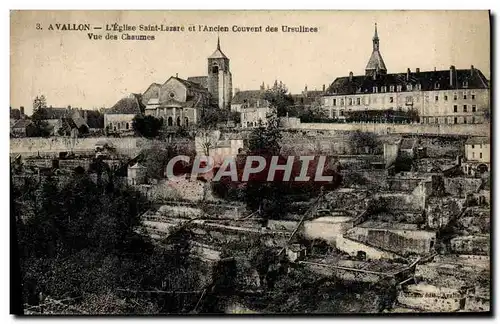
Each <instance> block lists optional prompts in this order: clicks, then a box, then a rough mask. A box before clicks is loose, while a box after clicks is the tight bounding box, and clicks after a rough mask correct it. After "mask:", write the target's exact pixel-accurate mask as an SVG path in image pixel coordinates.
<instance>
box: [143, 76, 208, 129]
mask: <svg viewBox="0 0 500 324" xmlns="http://www.w3.org/2000/svg"><path fill="white" fill-rule="evenodd" d="M142 104H143V105H144V106H145V107H146V108H145V114H146V115H151V116H155V117H157V118H163V120H164V121H165V125H166V126H184V127H189V126H190V125H192V124H196V123H197V122H198V120H199V118H200V115H201V111H202V109H204V108H208V107H209V106H210V93H209V92H208V90H207V89H206V88H204V87H203V86H201V85H200V84H199V83H195V82H192V81H188V80H184V79H181V78H179V77H177V76H175V77H170V78H169V79H168V80H167V81H166V82H165V83H163V84H158V83H153V84H151V85H150V86H149V88H148V89H147V90H146V91H145V92H144V94H143V95H142Z"/></svg>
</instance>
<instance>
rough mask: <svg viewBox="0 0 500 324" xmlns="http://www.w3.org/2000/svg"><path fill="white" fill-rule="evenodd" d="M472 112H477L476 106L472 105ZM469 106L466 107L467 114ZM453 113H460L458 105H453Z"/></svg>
mask: <svg viewBox="0 0 500 324" xmlns="http://www.w3.org/2000/svg"><path fill="white" fill-rule="evenodd" d="M471 108H472V112H476V105H472V106H471ZM467 109H468V108H467V105H464V112H467ZM453 112H455V113H456V112H458V105H453Z"/></svg>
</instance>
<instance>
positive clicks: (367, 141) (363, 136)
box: [349, 130, 380, 154]
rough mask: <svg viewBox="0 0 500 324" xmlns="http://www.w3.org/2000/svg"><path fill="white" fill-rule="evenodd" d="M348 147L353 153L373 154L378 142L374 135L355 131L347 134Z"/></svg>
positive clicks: (378, 144)
mask: <svg viewBox="0 0 500 324" xmlns="http://www.w3.org/2000/svg"><path fill="white" fill-rule="evenodd" d="M349 145H350V146H351V149H352V151H353V152H356V153H371V154H373V153H375V151H376V149H377V148H378V147H379V146H380V141H379V140H378V138H377V135H375V134H374V133H370V132H361V131H359V130H357V131H354V132H351V133H350V134H349ZM367 150H368V152H367Z"/></svg>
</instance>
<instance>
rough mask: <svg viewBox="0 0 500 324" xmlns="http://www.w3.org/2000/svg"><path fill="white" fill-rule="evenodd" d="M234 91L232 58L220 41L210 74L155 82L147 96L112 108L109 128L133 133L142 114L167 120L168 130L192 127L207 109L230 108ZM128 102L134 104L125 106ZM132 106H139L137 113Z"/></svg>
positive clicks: (209, 60) (134, 97) (136, 96)
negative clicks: (227, 54) (134, 119)
mask: <svg viewBox="0 0 500 324" xmlns="http://www.w3.org/2000/svg"><path fill="white" fill-rule="evenodd" d="M232 92H233V91H232V76H231V71H230V67H229V58H228V57H227V56H226V55H225V54H224V53H223V52H222V50H221V46H220V39H219V38H217V47H216V49H215V51H214V52H213V54H212V55H210V56H209V57H208V58H207V75H205V76H194V77H189V78H187V79H181V78H179V77H178V75H176V76H171V77H170V78H168V80H166V81H165V82H164V83H163V84H160V83H152V84H151V85H150V86H149V87H148V88H147V89H146V91H144V93H142V94H132V95H131V96H130V98H124V99H121V100H120V101H119V102H118V103H117V104H115V105H114V106H113V107H112V108H111V109H109V110H108V112H106V114H105V122H106V127H107V128H108V129H110V130H116V131H120V130H123V131H127V130H131V126H130V125H131V124H132V119H133V117H134V116H135V114H139V113H142V114H144V115H149V116H154V117H157V118H163V120H164V124H165V126H167V127H174V126H177V127H181V126H182V127H189V126H191V125H194V124H196V123H198V122H199V120H200V117H201V116H202V114H203V110H204V109H217V107H218V108H219V109H226V108H230V103H231V98H232V95H233V93H232ZM125 99H126V100H128V101H130V102H131V104H127V105H125V104H123V102H124V101H126V100H125ZM128 101H127V102H128ZM129 106H134V107H136V108H135V109H133V113H131V112H130V111H132V109H130V107H129ZM122 108H123V109H122ZM106 115H107V116H106ZM114 121H117V122H118V125H115V124H114Z"/></svg>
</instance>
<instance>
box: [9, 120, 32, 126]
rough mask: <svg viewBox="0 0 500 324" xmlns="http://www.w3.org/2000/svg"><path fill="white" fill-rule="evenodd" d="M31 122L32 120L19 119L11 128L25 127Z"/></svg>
mask: <svg viewBox="0 0 500 324" xmlns="http://www.w3.org/2000/svg"><path fill="white" fill-rule="evenodd" d="M32 123H33V122H32V121H31V120H29V119H20V120H18V121H17V122H16V123H15V124H14V125H13V126H12V128H25V127H26V126H28V125H30V124H32Z"/></svg>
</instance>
